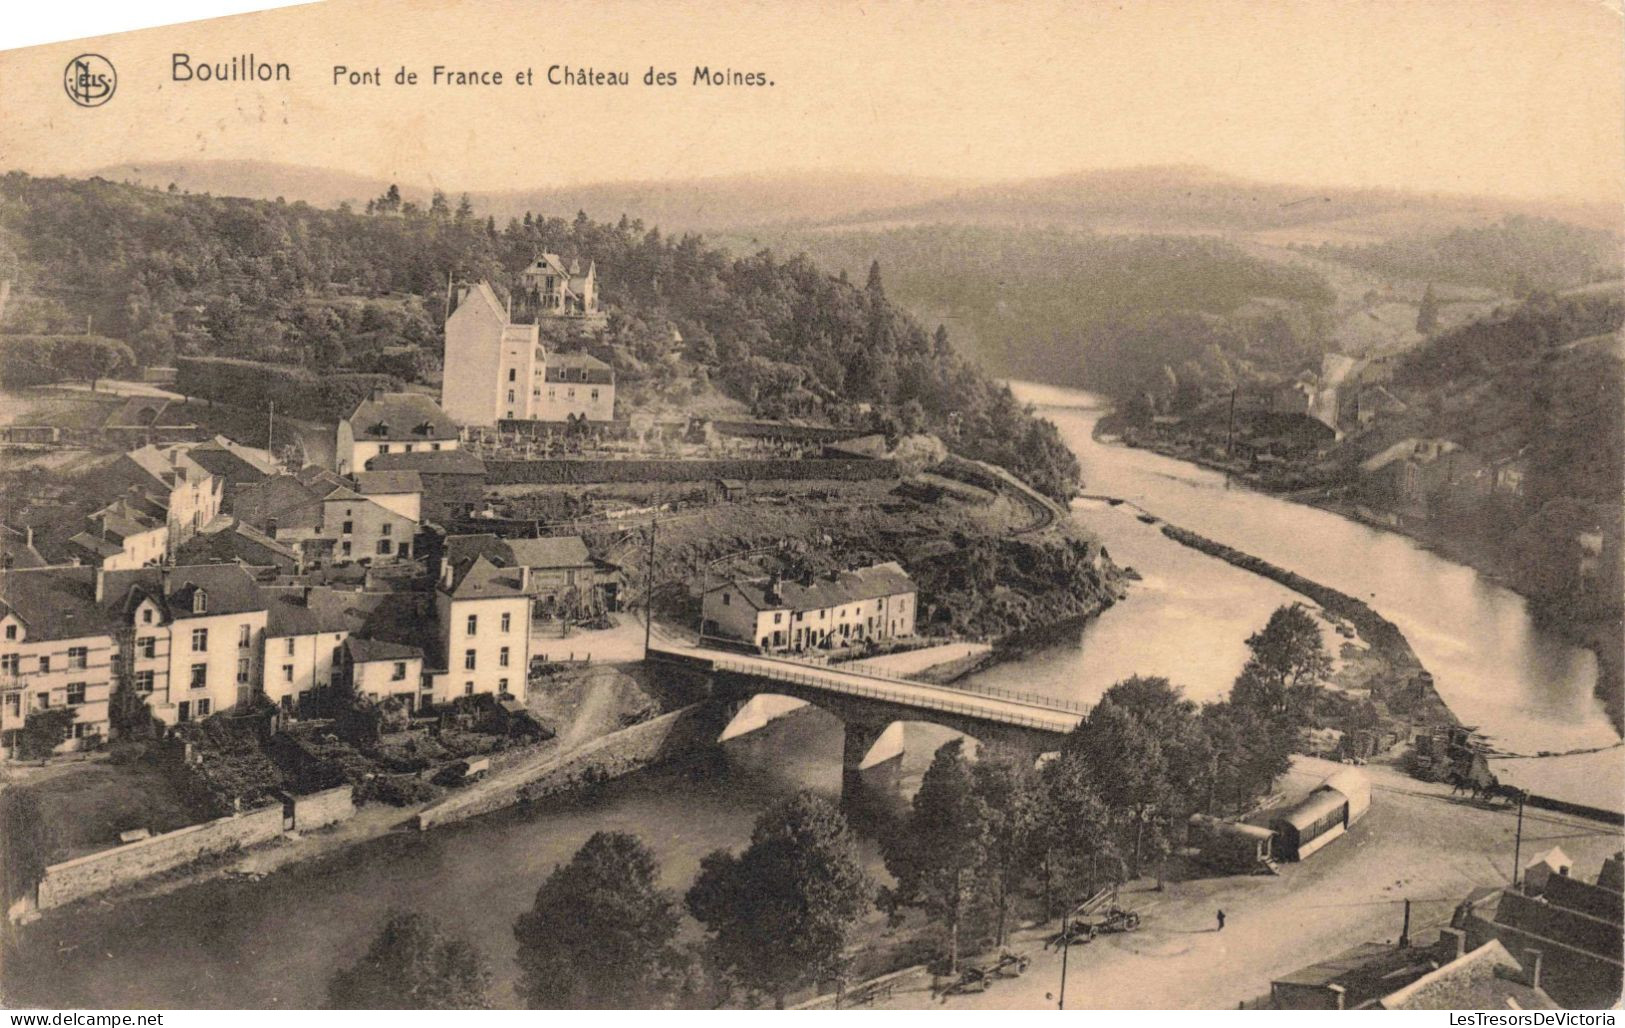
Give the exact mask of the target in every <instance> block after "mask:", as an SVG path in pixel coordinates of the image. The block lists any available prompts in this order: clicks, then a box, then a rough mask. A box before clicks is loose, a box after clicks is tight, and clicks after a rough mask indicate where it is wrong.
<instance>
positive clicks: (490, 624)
mask: <svg viewBox="0 0 1625 1028" xmlns="http://www.w3.org/2000/svg"><path fill="white" fill-rule="evenodd" d="M529 589H530V573H529V571H528V569H526V568H524V567H512V566H509V567H501V566H498V565H497V564H496V563H494V562H493V561H492V560H490V559H489V558H488V557H486V556H484V555H480V556H476V557H474V558H472V559H470V560H464V561H460V562H454V561H449V560H448V561H445V562H443V563H442V565H441V572H440V581H439V582H438V583H437V585H436V587H435V615H436V620H437V621H438V623H439V628H440V651H441V653H442V654H443V655H444V658H445V662H446V664H445V673H444V675H434V676H433V678H434V684H433V686H432V693H433V702H435V703H444V702H447V701H449V700H451V699H454V698H456V697H458V696H472V695H474V694H475V693H492V694H494V695H497V696H502V695H508V696H512V697H514V698H515V699H517V700H520V701H523V700H524V698H525V676H526V673H527V672H528V671H529V668H530V610H531V598H530V592H529Z"/></svg>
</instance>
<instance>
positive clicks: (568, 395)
mask: <svg viewBox="0 0 1625 1028" xmlns="http://www.w3.org/2000/svg"><path fill="white" fill-rule="evenodd" d="M564 398H565V399H567V400H573V399H575V398H576V391H575V390H574V389H566V390H565V391H564Z"/></svg>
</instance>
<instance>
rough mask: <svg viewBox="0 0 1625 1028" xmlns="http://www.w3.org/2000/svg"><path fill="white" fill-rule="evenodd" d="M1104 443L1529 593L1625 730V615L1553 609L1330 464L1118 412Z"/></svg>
mask: <svg viewBox="0 0 1625 1028" xmlns="http://www.w3.org/2000/svg"><path fill="white" fill-rule="evenodd" d="M1091 439H1092V441H1094V442H1096V443H1101V444H1108V443H1109V444H1115V445H1119V446H1124V447H1128V448H1131V449H1136V450H1142V451H1144V452H1147V453H1155V454H1157V455H1159V456H1162V457H1168V458H1170V459H1173V460H1179V461H1183V462H1185V463H1188V464H1194V465H1196V466H1198V467H1201V468H1204V469H1206V470H1209V471H1214V472H1217V473H1219V474H1222V475H1224V476H1226V478H1227V479H1228V480H1231V481H1236V482H1239V483H1241V484H1242V485H1244V486H1245V487H1246V488H1249V489H1252V490H1255V491H1257V492H1259V493H1262V494H1264V495H1267V496H1272V497H1275V498H1277V499H1281V500H1286V501H1289V502H1292V503H1298V504H1301V505H1304V506H1307V507H1313V508H1315V509H1317V510H1323V511H1326V512H1328V513H1331V514H1335V515H1337V516H1339V517H1342V518H1346V519H1348V520H1350V521H1354V522H1357V523H1358V524H1361V525H1364V526H1366V527H1368V528H1372V529H1376V530H1379V531H1383V532H1388V533H1392V534H1394V535H1397V536H1401V537H1403V538H1406V539H1409V540H1412V541H1413V542H1415V543H1416V544H1417V545H1419V546H1421V547H1422V548H1423V549H1425V550H1427V551H1429V552H1431V553H1435V554H1437V555H1439V556H1440V557H1443V558H1444V559H1446V560H1448V561H1450V562H1452V563H1454V564H1459V565H1462V566H1465V567H1469V568H1472V569H1473V570H1474V571H1475V572H1477V573H1478V574H1479V575H1480V576H1481V577H1482V578H1483V579H1485V580H1486V581H1489V582H1493V583H1495V584H1496V585H1500V586H1502V587H1504V588H1506V589H1508V590H1510V591H1512V592H1514V593H1517V594H1518V595H1519V596H1520V597H1522V598H1523V600H1524V601H1525V603H1526V604H1527V605H1528V609H1529V611H1530V614H1531V616H1532V617H1533V618H1535V619H1536V620H1537V621H1538V622H1539V623H1540V625H1541V627H1542V628H1544V629H1545V630H1547V631H1549V632H1551V633H1553V634H1554V635H1557V636H1559V637H1561V638H1562V639H1563V640H1565V641H1566V642H1568V643H1570V644H1572V645H1574V646H1577V647H1580V648H1583V649H1585V650H1588V651H1589V652H1590V653H1591V654H1592V655H1593V656H1594V657H1595V659H1596V667H1597V676H1596V681H1595V684H1594V687H1593V691H1594V693H1595V695H1596V696H1597V698H1598V699H1599V700H1601V701H1602V704H1603V707H1604V709H1605V710H1606V712H1607V714H1608V718H1609V720H1610V722H1611V723H1612V725H1613V727H1614V730H1615V732H1616V733H1620V734H1625V618H1580V617H1576V616H1573V615H1572V613H1566V612H1562V611H1556V610H1553V609H1552V608H1551V607H1550V606H1549V605H1547V604H1545V603H1543V602H1542V601H1541V600H1540V598H1538V597H1536V596H1534V595H1533V594H1532V593H1531V591H1530V589H1529V583H1528V582H1527V581H1525V580H1524V579H1523V578H1522V577H1521V576H1519V575H1517V574H1515V573H1513V572H1512V571H1511V570H1509V569H1508V568H1507V567H1506V566H1505V561H1504V560H1503V559H1502V558H1501V557H1500V555H1498V554H1497V553H1495V552H1492V551H1491V550H1489V549H1486V547H1485V546H1484V545H1483V544H1482V542H1481V541H1480V540H1477V539H1475V538H1472V537H1470V536H1469V535H1468V534H1466V533H1462V532H1459V531H1455V530H1452V529H1450V528H1448V527H1443V526H1433V525H1431V523H1428V524H1420V523H1416V522H1414V521H1412V522H1407V521H1402V520H1399V519H1387V518H1379V517H1374V516H1371V515H1370V514H1369V513H1368V512H1367V511H1365V510H1364V509H1362V508H1361V506H1360V505H1358V504H1356V503H1353V502H1351V501H1350V500H1348V499H1347V498H1346V497H1345V496H1344V495H1343V491H1344V489H1345V488H1346V487H1345V486H1344V485H1342V484H1340V483H1337V482H1333V481H1330V480H1329V478H1328V474H1327V473H1325V469H1324V468H1319V469H1306V468H1303V467H1299V466H1295V465H1293V464H1292V463H1290V462H1285V461H1283V462H1277V463H1275V464H1271V465H1267V466H1265V467H1263V468H1256V467H1253V466H1251V465H1249V464H1247V463H1246V462H1244V461H1241V460H1237V459H1225V460H1221V459H1215V458H1214V457H1213V456H1212V455H1210V454H1209V453H1206V452H1204V451H1203V450H1202V448H1201V447H1200V446H1199V445H1197V444H1196V443H1193V442H1191V441H1190V440H1188V439H1184V438H1181V437H1174V438H1170V437H1168V436H1167V435H1166V434H1165V433H1159V432H1156V431H1151V430H1133V429H1132V427H1131V426H1128V425H1126V424H1125V423H1124V420H1123V419H1122V418H1121V416H1119V415H1117V414H1116V413H1115V412H1113V413H1107V414H1105V415H1103V416H1102V417H1101V418H1100V419H1099V420H1098V421H1096V423H1095V425H1094V427H1093V430H1092V432H1091Z"/></svg>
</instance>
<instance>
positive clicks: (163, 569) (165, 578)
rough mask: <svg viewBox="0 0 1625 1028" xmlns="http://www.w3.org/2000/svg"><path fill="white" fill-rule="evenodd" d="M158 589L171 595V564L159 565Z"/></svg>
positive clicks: (164, 593)
mask: <svg viewBox="0 0 1625 1028" xmlns="http://www.w3.org/2000/svg"><path fill="white" fill-rule="evenodd" d="M158 591H159V592H160V593H162V594H163V595H165V596H168V595H169V565H168V564H160V565H158Z"/></svg>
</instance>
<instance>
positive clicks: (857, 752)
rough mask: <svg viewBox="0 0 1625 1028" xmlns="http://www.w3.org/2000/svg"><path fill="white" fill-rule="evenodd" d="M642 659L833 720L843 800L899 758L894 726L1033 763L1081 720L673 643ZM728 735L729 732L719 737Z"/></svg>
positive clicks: (1047, 709) (967, 693)
mask: <svg viewBox="0 0 1625 1028" xmlns="http://www.w3.org/2000/svg"><path fill="white" fill-rule="evenodd" d="M649 659H651V660H656V661H661V662H664V663H669V664H676V665H681V666H684V667H688V668H693V669H696V670H703V671H708V672H711V674H712V682H713V688H714V690H715V695H716V696H717V697H718V698H719V699H722V700H724V701H733V702H735V703H737V704H739V705H741V706H743V704H744V703H745V702H746V701H748V700H750V699H751V698H752V697H755V696H758V695H763V694H775V695H781V696H789V697H791V698H792V699H797V700H802V701H804V702H806V703H811V704H813V705H815V706H817V707H819V708H820V709H822V710H825V711H828V712H829V713H831V714H834V715H835V716H836V717H838V718H840V719H841V722H842V724H843V725H844V726H845V741H844V744H843V746H842V753H841V772H842V773H841V787H842V793H843V795H846V796H852V795H855V793H856V790H857V789H858V788H859V787H860V780H859V774H860V772H861V771H862V770H863V769H864V768H866V767H870V766H872V765H874V764H877V763H880V762H881V761H883V760H886V759H890V758H892V757H895V756H898V755H900V754H901V752H902V748H901V739H900V737H899V736H898V734H897V733H888V732H887V729H889V728H890V727H891V726H892V725H894V724H896V723H898V722H902V721H926V722H930V723H932V724H936V725H941V726H943V727H944V728H949V729H952V730H953V731H956V732H962V733H964V734H965V735H968V736H971V737H972V738H974V739H975V740H976V741H977V742H978V743H979V744H980V745H982V746H984V747H987V748H990V749H993V750H1003V751H1006V752H1014V753H1017V754H1020V755H1021V756H1023V757H1026V758H1031V759H1037V758H1038V756H1039V755H1041V754H1043V753H1046V752H1051V751H1054V750H1059V749H1060V748H1061V741H1062V740H1063V739H1064V738H1065V737H1066V735H1067V733H1069V732H1071V731H1072V729H1073V728H1075V727H1077V725H1078V722H1079V721H1081V720H1082V719H1083V715H1084V708H1082V707H1081V706H1078V705H1076V704H1068V703H1065V702H1064V701H1061V700H1051V699H1047V698H1045V697H1040V696H1033V695H1027V694H1018V693H1011V692H1005V691H1002V690H997V689H969V688H956V687H951V686H945V685H933V684H930V683H927V682H916V681H912V680H909V679H905V678H894V677H889V676H886V675H882V674H877V673H874V672H871V671H862V670H848V669H845V668H842V667H840V666H834V667H830V666H824V665H817V664H808V663H804V662H801V661H796V660H786V659H782V658H775V657H768V656H762V655H758V654H746V653H736V652H733V651H730V650H722V649H715V648H711V647H704V646H696V645H690V644H687V643H683V642H679V641H677V640H673V639H664V640H662V641H661V642H660V643H659V644H658V645H655V646H651V648H650V650H649ZM730 734H737V733H724V736H725V737H727V736H728V735H730Z"/></svg>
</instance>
